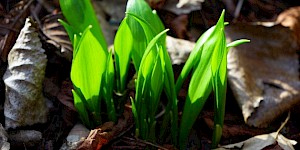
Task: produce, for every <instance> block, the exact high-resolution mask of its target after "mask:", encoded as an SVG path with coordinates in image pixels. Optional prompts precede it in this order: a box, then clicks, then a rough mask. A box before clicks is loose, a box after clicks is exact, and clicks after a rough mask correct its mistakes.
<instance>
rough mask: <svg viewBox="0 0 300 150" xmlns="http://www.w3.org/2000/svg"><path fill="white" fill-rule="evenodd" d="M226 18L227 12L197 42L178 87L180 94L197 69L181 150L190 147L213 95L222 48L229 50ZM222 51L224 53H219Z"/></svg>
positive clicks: (182, 127) (185, 111)
mask: <svg viewBox="0 0 300 150" xmlns="http://www.w3.org/2000/svg"><path fill="white" fill-rule="evenodd" d="M223 17H224V12H223V13H222V15H221V17H220V19H219V21H218V23H217V25H216V26H215V27H212V28H210V29H209V30H208V31H207V32H205V33H204V34H203V35H202V36H201V37H200V39H199V40H198V41H197V44H196V46H195V48H194V49H193V52H192V53H191V55H190V57H189V58H188V60H187V62H186V64H185V66H184V68H183V70H182V72H181V74H180V76H179V79H178V80H177V83H176V92H177V93H178V92H179V90H180V88H181V85H182V83H183V81H184V79H185V78H186V77H187V76H188V74H189V72H190V71H191V70H192V69H193V68H194V71H193V75H192V78H191V81H190V85H189V90H188V95H187V99H186V102H185V105H184V109H183V114H182V120H181V125H180V131H179V132H180V133H179V145H180V149H185V147H186V143H187V139H188V135H189V132H190V130H191V128H192V126H193V124H194V122H195V121H196V118H197V116H198V115H199V113H200V111H201V110H202V108H203V106H204V104H205V102H206V99H207V98H208V96H209V94H210V93H211V91H212V80H213V78H212V77H213V73H212V72H213V71H216V70H217V69H218V66H220V65H219V64H218V63H219V62H221V61H222V58H223V57H221V59H220V58H219V56H220V55H221V56H223V53H222V48H223V47H224V46H225V43H224V39H225V37H223V36H225V34H224V19H223ZM220 50H221V53H218V52H219V51H220ZM223 51H224V50H223ZM211 59H214V60H213V61H212V60H211ZM216 68H217V69H216Z"/></svg>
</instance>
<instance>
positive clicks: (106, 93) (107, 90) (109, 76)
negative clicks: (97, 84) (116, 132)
mask: <svg viewBox="0 0 300 150" xmlns="http://www.w3.org/2000/svg"><path fill="white" fill-rule="evenodd" d="M106 67H107V68H106V69H105V73H104V74H103V75H104V80H102V81H104V84H103V83H102V85H103V86H102V90H103V91H102V99H104V100H105V103H106V107H107V113H108V119H109V120H111V121H114V122H116V121H117V116H116V110H115V105H114V101H113V85H114V77H115V70H114V64H113V58H112V50H110V52H109V55H108V56H107V61H106Z"/></svg>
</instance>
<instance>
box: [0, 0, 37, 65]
mask: <svg viewBox="0 0 300 150" xmlns="http://www.w3.org/2000/svg"><path fill="white" fill-rule="evenodd" d="M32 2H33V0H30V1H28V3H25V1H21V2H20V3H18V4H16V6H15V7H14V8H13V9H12V10H10V11H9V12H8V13H7V14H5V13H0V55H1V59H2V60H3V61H6V60H7V55H8V53H9V51H10V49H11V48H12V46H13V45H14V42H15V40H16V39H17V36H18V34H19V31H20V30H21V28H22V27H23V25H24V22H25V18H26V17H27V16H28V15H29V9H28V8H29V6H30V5H31V3H32Z"/></svg>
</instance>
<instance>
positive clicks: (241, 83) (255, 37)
mask: <svg viewBox="0 0 300 150" xmlns="http://www.w3.org/2000/svg"><path fill="white" fill-rule="evenodd" d="M226 36H227V38H228V39H229V40H230V41H232V40H236V39H240V38H246V39H250V40H251V42H250V43H247V44H243V45H241V46H238V47H236V48H232V49H231V50H230V51H229V53H228V79H229V83H230V85H231V88H232V90H233V93H234V95H235V97H236V99H237V101H238V104H239V106H240V108H241V109H242V113H243V116H244V120H245V122H246V123H247V124H249V125H251V126H255V127H267V126H268V124H270V123H271V122H272V121H273V120H275V119H276V118H277V117H278V116H280V115H281V114H282V113H284V112H286V111H287V110H289V109H290V108H292V107H293V106H294V105H295V104H296V103H299V101H300V93H299V91H300V81H299V72H298V68H299V61H298V55H297V53H296V51H297V50H298V48H299V47H298V46H297V43H296V40H295V39H294V38H293V35H292V33H291V32H290V30H289V29H287V28H285V27H282V26H273V27H264V26H259V25H248V24H236V25H229V26H227V27H226Z"/></svg>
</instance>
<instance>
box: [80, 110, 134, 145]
mask: <svg viewBox="0 0 300 150" xmlns="http://www.w3.org/2000/svg"><path fill="white" fill-rule="evenodd" d="M132 125H133V116H132V113H131V109H130V108H129V107H125V110H124V113H123V117H122V118H119V120H118V123H117V124H116V125H114V123H113V122H106V123H104V124H103V125H101V126H100V127H99V128H97V129H94V130H91V132H90V134H89V136H88V137H87V138H86V139H85V140H84V141H83V142H82V144H81V145H80V146H79V147H78V148H77V149H78V150H99V149H101V148H102V147H103V146H104V145H106V144H108V143H109V142H110V141H112V140H114V139H116V138H118V137H120V136H121V135H122V134H123V133H124V132H126V131H127V129H128V128H131V127H132Z"/></svg>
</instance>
